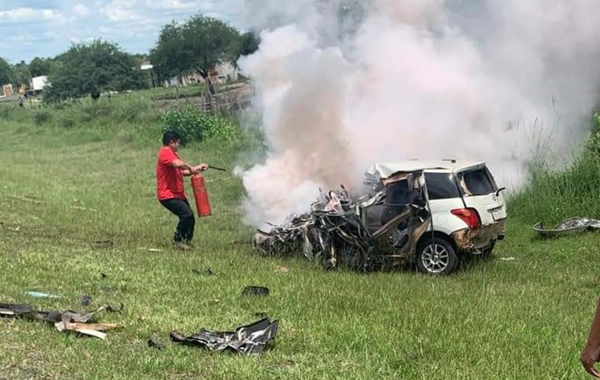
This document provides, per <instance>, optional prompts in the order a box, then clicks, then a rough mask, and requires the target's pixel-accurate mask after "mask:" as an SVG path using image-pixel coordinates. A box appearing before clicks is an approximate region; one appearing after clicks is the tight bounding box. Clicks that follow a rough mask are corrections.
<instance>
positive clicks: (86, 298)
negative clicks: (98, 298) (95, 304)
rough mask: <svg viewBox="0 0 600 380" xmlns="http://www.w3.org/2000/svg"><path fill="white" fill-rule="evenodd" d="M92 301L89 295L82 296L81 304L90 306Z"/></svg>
mask: <svg viewBox="0 0 600 380" xmlns="http://www.w3.org/2000/svg"><path fill="white" fill-rule="evenodd" d="M91 303H92V297H90V296H83V298H82V299H81V306H90V305H91Z"/></svg>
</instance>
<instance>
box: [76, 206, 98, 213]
mask: <svg viewBox="0 0 600 380" xmlns="http://www.w3.org/2000/svg"><path fill="white" fill-rule="evenodd" d="M71 208H73V209H75V210H81V211H91V212H98V210H96V209H95V208H87V207H81V206H71Z"/></svg>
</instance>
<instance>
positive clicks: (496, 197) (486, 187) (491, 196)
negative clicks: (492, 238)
mask: <svg viewBox="0 0 600 380" xmlns="http://www.w3.org/2000/svg"><path fill="white" fill-rule="evenodd" d="M457 179H458V181H459V185H460V187H461V190H462V193H463V200H464V202H465V206H466V207H469V208H474V209H476V210H477V212H478V213H479V217H480V219H481V224H482V225H484V226H487V225H490V224H494V223H496V222H498V221H500V220H503V219H506V202H505V200H504V195H503V194H502V192H501V191H500V192H499V191H498V186H497V185H496V181H495V180H494V177H493V176H492V173H490V171H489V170H488V168H487V167H486V166H485V165H478V166H476V167H472V168H468V169H465V170H462V171H460V172H458V173H457Z"/></svg>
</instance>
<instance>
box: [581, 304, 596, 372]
mask: <svg viewBox="0 0 600 380" xmlns="http://www.w3.org/2000/svg"><path fill="white" fill-rule="evenodd" d="M598 361H600V301H598V305H597V306H596V314H594V320H593V321H592V326H591V327H590V333H589V335H588V340H587V344H586V345H585V347H584V349H583V352H582V353H581V363H582V364H583V368H585V370H586V371H587V372H588V373H589V374H590V375H592V376H594V377H598V378H600V372H598V370H597V369H595V368H594V364H596V363H597V362H598Z"/></svg>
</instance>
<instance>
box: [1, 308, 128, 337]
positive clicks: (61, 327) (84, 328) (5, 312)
mask: <svg viewBox="0 0 600 380" xmlns="http://www.w3.org/2000/svg"><path fill="white" fill-rule="evenodd" d="M105 310H106V311H113V310H114V309H113V308H111V307H110V306H102V307H100V308H98V309H96V310H93V311H90V312H88V313H84V314H82V313H77V312H74V311H71V310H67V311H64V312H61V311H36V310H34V309H33V308H32V307H31V306H29V305H15V304H3V303H0V316H1V317H9V318H25V319H30V320H35V321H44V322H47V323H52V324H54V327H55V328H56V329H57V330H58V331H72V332H77V333H80V334H84V335H89V336H93V337H96V338H99V339H105V338H106V334H105V333H104V331H107V330H112V329H116V328H118V327H119V326H118V325H117V324H113V323H104V324H99V323H91V322H92V321H93V318H94V315H95V314H96V313H99V312H101V311H105Z"/></svg>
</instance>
